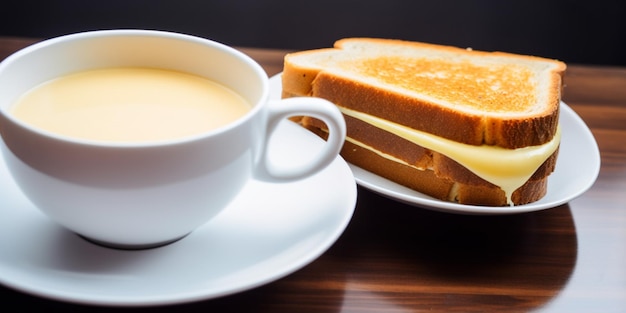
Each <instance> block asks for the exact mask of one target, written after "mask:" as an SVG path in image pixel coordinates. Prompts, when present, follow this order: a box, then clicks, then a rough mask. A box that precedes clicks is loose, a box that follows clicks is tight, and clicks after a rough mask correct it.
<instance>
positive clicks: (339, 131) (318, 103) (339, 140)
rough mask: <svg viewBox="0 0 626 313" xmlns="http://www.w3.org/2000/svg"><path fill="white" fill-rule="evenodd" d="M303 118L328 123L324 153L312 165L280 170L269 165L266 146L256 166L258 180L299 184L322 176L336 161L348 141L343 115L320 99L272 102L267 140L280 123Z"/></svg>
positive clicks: (333, 106) (269, 111)
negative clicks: (321, 171) (322, 171)
mask: <svg viewBox="0 0 626 313" xmlns="http://www.w3.org/2000/svg"><path fill="white" fill-rule="evenodd" d="M304 115H306V116H311V117H315V118H318V119H320V120H322V121H324V122H325V123H326V126H327V127H328V133H329V134H328V138H327V140H326V143H325V144H324V145H323V148H322V150H321V151H320V152H319V153H318V155H317V156H316V157H315V158H313V159H312V160H311V161H310V162H306V163H304V164H298V165H293V164H290V165H288V166H279V165H277V164H274V163H272V162H270V161H269V157H268V152H267V143H266V144H264V145H263V147H262V151H261V155H260V159H259V162H258V163H257V166H256V167H257V175H256V176H257V178H258V179H265V180H268V179H269V180H273V181H276V180H279V181H290V180H296V179H300V178H304V177H307V176H310V175H312V174H315V173H317V172H319V171H320V170H322V169H324V168H325V167H326V166H328V165H329V164H330V163H331V162H332V161H334V160H335V158H336V157H337V155H338V154H339V152H340V151H341V148H342V147H343V143H344V140H345V138H346V123H345V120H344V118H343V115H342V114H341V111H339V109H338V108H337V107H336V106H335V105H334V104H333V103H331V102H329V101H327V100H324V99H321V98H314V97H295V98H287V99H281V100H272V101H270V102H269V103H268V108H267V124H266V125H267V131H266V133H265V134H266V135H265V136H266V140H268V139H269V138H270V137H271V136H272V133H273V132H274V131H276V129H277V126H278V125H279V123H280V122H281V121H283V120H285V119H286V118H289V117H292V116H304Z"/></svg>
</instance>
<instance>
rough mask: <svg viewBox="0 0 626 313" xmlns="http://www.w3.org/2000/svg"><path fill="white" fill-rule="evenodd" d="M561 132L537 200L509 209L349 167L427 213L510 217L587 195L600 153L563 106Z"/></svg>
mask: <svg viewBox="0 0 626 313" xmlns="http://www.w3.org/2000/svg"><path fill="white" fill-rule="evenodd" d="M281 90H282V84H281V82H280V74H278V75H275V76H273V77H272V78H271V79H270V98H272V99H274V98H280V96H281ZM559 122H560V125H561V131H562V138H561V146H560V148H559V158H558V161H557V166H556V169H555V171H554V173H552V175H550V177H549V178H548V192H547V194H546V196H544V197H543V198H542V199H541V200H539V201H537V202H534V203H531V204H525V205H519V206H513V207H487V206H475V205H463V204H457V203H452V202H447V201H442V200H438V199H435V198H433V197H430V196H427V195H424V194H422V193H419V192H417V191H415V190H412V189H409V188H406V187H404V186H402V185H399V184H396V183H394V182H392V181H390V180H387V179H385V178H382V177H380V176H378V175H376V174H373V173H371V172H368V171H366V170H364V169H362V168H360V167H358V166H354V165H352V164H350V168H352V172H353V173H354V177H355V179H356V181H357V183H358V184H359V185H360V186H362V187H365V188H367V189H369V190H371V191H374V192H376V193H379V194H381V195H384V196H386V197H389V198H391V199H395V200H398V201H401V202H403V203H407V204H409V205H414V206H419V207H423V208H427V209H432V210H437V211H444V212H450V213H461V214H484V215H497V214H514V213H525V212H532V211H538V210H544V209H549V208H553V207H556V206H559V205H561V204H564V203H567V202H569V201H571V200H573V199H574V198H576V197H578V196H580V195H581V194H583V193H584V192H585V191H587V190H588V189H589V188H590V187H591V186H592V185H593V183H594V182H595V181H596V178H597V177H598V174H599V172H600V151H599V149H598V144H597V143H596V141H595V139H594V137H593V134H592V133H591V131H590V130H589V128H588V127H587V125H586V124H585V122H584V121H583V120H582V119H581V118H580V117H579V116H578V115H577V114H576V112H574V111H573V110H572V109H571V108H570V107H569V106H567V105H566V104H565V103H561V114H560V119H559Z"/></svg>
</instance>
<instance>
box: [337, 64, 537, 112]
mask: <svg viewBox="0 0 626 313" xmlns="http://www.w3.org/2000/svg"><path fill="white" fill-rule="evenodd" d="M342 67H344V69H345V70H350V71H352V72H354V73H355V74H357V75H363V76H366V77H373V78H375V79H376V80H377V81H379V82H380V83H381V84H387V85H391V86H395V87H397V88H402V89H405V90H407V91H409V92H413V93H416V94H417V96H419V94H423V95H429V96H431V97H433V98H435V99H437V100H441V101H445V102H448V103H450V105H452V106H464V107H466V108H467V109H469V110H480V111H485V112H501V113H507V114H510V113H516V112H529V111H531V109H532V108H533V106H534V105H535V103H536V102H537V96H536V94H535V90H536V89H537V83H538V82H537V79H536V77H535V72H534V71H531V70H530V69H529V68H528V67H525V66H521V65H516V64H493V65H490V66H484V65H477V64H474V63H471V62H469V61H467V60H462V61H451V60H445V59H437V58H426V57H424V58H411V57H406V56H381V57H375V58H364V59H355V60H353V61H351V62H350V61H349V62H345V63H344V64H342Z"/></svg>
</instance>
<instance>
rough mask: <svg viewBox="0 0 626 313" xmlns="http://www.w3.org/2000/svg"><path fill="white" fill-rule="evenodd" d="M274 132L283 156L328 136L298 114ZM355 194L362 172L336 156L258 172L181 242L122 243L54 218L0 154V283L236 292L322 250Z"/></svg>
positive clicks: (348, 213)
mask: <svg viewBox="0 0 626 313" xmlns="http://www.w3.org/2000/svg"><path fill="white" fill-rule="evenodd" d="M272 140H273V141H272V142H273V144H272V149H273V150H272V151H273V154H274V156H277V157H278V158H279V159H278V160H277V161H280V158H281V157H282V158H289V159H298V158H300V159H303V158H306V156H308V155H311V154H313V153H314V152H315V151H317V150H316V149H318V148H319V147H320V145H321V144H322V143H323V142H322V140H321V139H319V138H318V137H317V136H315V135H313V134H311V133H309V132H308V131H306V130H304V129H302V128H301V127H299V126H296V125H295V124H293V123H291V122H284V123H283V124H281V125H280V126H279V129H278V132H277V133H275V136H274V138H273V139H272ZM0 159H1V157H0ZM283 160H285V159H283ZM356 196H357V193H356V184H355V181H354V176H353V175H352V172H351V171H350V168H349V167H348V165H347V164H346V163H345V161H343V159H342V158H340V157H337V159H336V160H335V161H334V162H333V163H332V164H331V165H330V166H329V167H327V168H326V169H325V170H323V171H322V172H320V173H318V174H316V175H314V176H312V177H309V178H307V179H305V180H301V181H298V182H295V183H285V184H270V183H265V182H259V181H251V182H250V183H249V184H248V185H247V186H246V188H245V189H244V191H243V193H242V194H241V196H240V197H238V198H237V199H236V200H235V201H234V203H232V204H231V206H230V207H229V208H228V209H227V210H226V211H224V212H223V213H221V214H220V215H218V216H217V217H216V218H214V219H213V220H211V221H209V222H208V223H207V224H205V225H204V226H202V227H201V228H199V229H197V230H196V231H194V232H192V233H191V234H190V235H189V236H187V237H186V238H184V239H182V240H180V241H178V242H176V243H173V244H170V245H168V246H165V247H161V248H156V249H151V250H141V251H122V250H114V249H108V248H103V247H100V246H96V245H94V244H91V243H89V242H86V241H85V240H83V239H81V238H79V237H78V236H77V235H75V234H73V233H71V232H70V231H67V230H65V229H64V228H61V227H60V226H57V224H55V223H53V222H52V221H51V220H49V219H48V218H46V217H45V216H44V215H43V214H41V213H40V212H39V211H38V210H37V209H36V208H34V207H33V206H32V205H31V203H30V202H29V201H28V200H27V199H26V198H25V197H24V195H23V194H22V193H21V191H20V190H19V189H18V187H17V186H16V185H15V183H14V182H13V180H12V179H11V178H10V176H9V173H8V172H7V168H6V166H5V165H4V161H3V160H0V283H1V284H4V285H6V286H9V287H12V288H15V289H18V290H21V291H24V292H27V293H31V294H34V295H39V296H43V297H46V298H52V299H57V300H63V301H69V302H76V303H86V304H101V305H129V306H138V305H158V304H172V303H182V302H188V301H195V300H202V299H209V298H214V297H218V296H223V295H228V294H232V293H236V292H240V291H243V290H247V289H251V288H254V287H256V286H260V285H263V284H266V283H269V282H271V281H274V280H276V279H279V278H281V277H284V276H286V275H288V274H290V273H292V272H294V271H296V270H298V269H300V268H302V267H303V266H305V265H307V264H308V263H310V262H312V261H313V260H314V259H316V258H317V257H318V256H320V255H321V254H322V253H323V252H324V251H326V250H327V249H328V248H329V247H330V246H331V245H332V244H333V243H334V242H335V240H336V239H337V238H338V237H339V236H340V235H341V233H342V232H343V231H344V229H345V227H346V226H347V224H348V222H349V220H350V219H351V217H352V213H353V211H354V207H355V205H356Z"/></svg>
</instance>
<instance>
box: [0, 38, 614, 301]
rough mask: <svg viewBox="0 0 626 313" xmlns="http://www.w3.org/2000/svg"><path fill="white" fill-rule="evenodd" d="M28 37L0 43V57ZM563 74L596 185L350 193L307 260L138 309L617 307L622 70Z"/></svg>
mask: <svg viewBox="0 0 626 313" xmlns="http://www.w3.org/2000/svg"><path fill="white" fill-rule="evenodd" d="M32 42H34V41H33V40H29V39H19V38H0V59H2V58H4V57H6V56H7V55H9V54H10V53H12V52H13V51H16V50H18V49H20V48H22V47H24V46H26V45H27V44H30V43H32ZM242 50H243V51H244V52H246V53H248V54H249V55H250V56H252V57H253V58H255V59H256V60H258V61H259V62H260V63H261V64H262V65H263V66H264V67H265V69H266V70H267V73H268V74H269V75H273V74H276V73H278V72H280V71H281V69H282V57H283V55H284V54H285V51H275V50H260V49H242ZM565 81H566V84H567V87H566V91H565V96H564V101H565V102H566V103H567V104H569V105H570V106H571V107H572V108H573V109H574V110H575V111H576V112H577V113H578V114H579V115H580V116H581V117H582V118H583V119H584V120H585V122H586V123H587V124H588V125H589V127H590V128H591V130H592V132H593V134H594V135H595V137H596V140H597V142H598V144H599V147H600V152H601V156H602V168H601V172H600V175H599V177H598V180H597V182H596V183H595V185H594V186H593V187H592V188H591V189H590V190H589V191H588V192H587V193H585V194H584V195H582V196H581V197H579V198H577V199H575V200H573V201H571V202H570V203H568V204H565V205H562V206H560V207H557V208H553V209H549V210H544V211H539V212H534V213H527V214H519V215H510V216H464V215H453V214H446V213H438V212H433V211H429V210H425V209H420V208H416V207H411V206H407V205H403V204H401V203H398V202H395V201H392V200H389V199H386V198H384V197H381V196H379V195H376V194H374V193H371V192H369V191H367V190H365V189H362V188H359V190H358V191H359V197H358V203H357V207H356V211H355V215H354V218H353V220H352V221H351V223H350V225H349V226H348V228H347V229H346V231H345V233H344V234H343V235H342V236H341V237H340V238H339V240H338V241H337V242H336V243H335V244H334V245H333V246H332V247H331V248H330V249H329V250H328V251H327V252H326V253H325V254H323V255H322V256H321V257H320V258H318V259H317V260H316V261H314V262H313V263H311V264H310V265H308V266H306V267H304V268H303V269H301V270H299V271H297V272H295V273H293V274H291V275H289V276H287V277H285V278H283V279H280V280H278V281H275V282H273V283H270V284H267V285H265V286H262V287H259V288H256V289H253V290H250V291H246V292H242V293H239V294H235V295H231V296H226V297H223V298H218V299H213V300H207V301H202V302H196V303H189V304H182V305H177V306H166V307H157V308H149V309H147V310H149V311H151V312H170V311H176V310H188V311H198V312H422V311H425V312H426V311H428V312H437V311H445V312H485V311H496V312H502V311H506V312H514V311H515V312H517V311H538V312H626V68H617V67H599V66H577V65H570V66H569V68H568V72H567V74H566V77H565ZM580 166H585V164H581V165H580ZM0 218H1V217H0ZM0 253H1V252H0ZM0 299H2V306H3V307H5V308H11V307H13V308H19V309H20V310H28V309H29V308H33V309H44V308H45V309H55V308H56V309H59V310H63V311H69V310H85V311H108V310H110V309H111V308H99V307H90V306H83V305H75V304H68V303H61V302H56V301H52V300H47V299H41V298H37V297H33V296H30V295H28V294H24V293H21V292H17V291H14V290H12V289H9V288H5V287H2V286H0ZM142 310H144V309H141V308H139V309H133V311H142Z"/></svg>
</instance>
